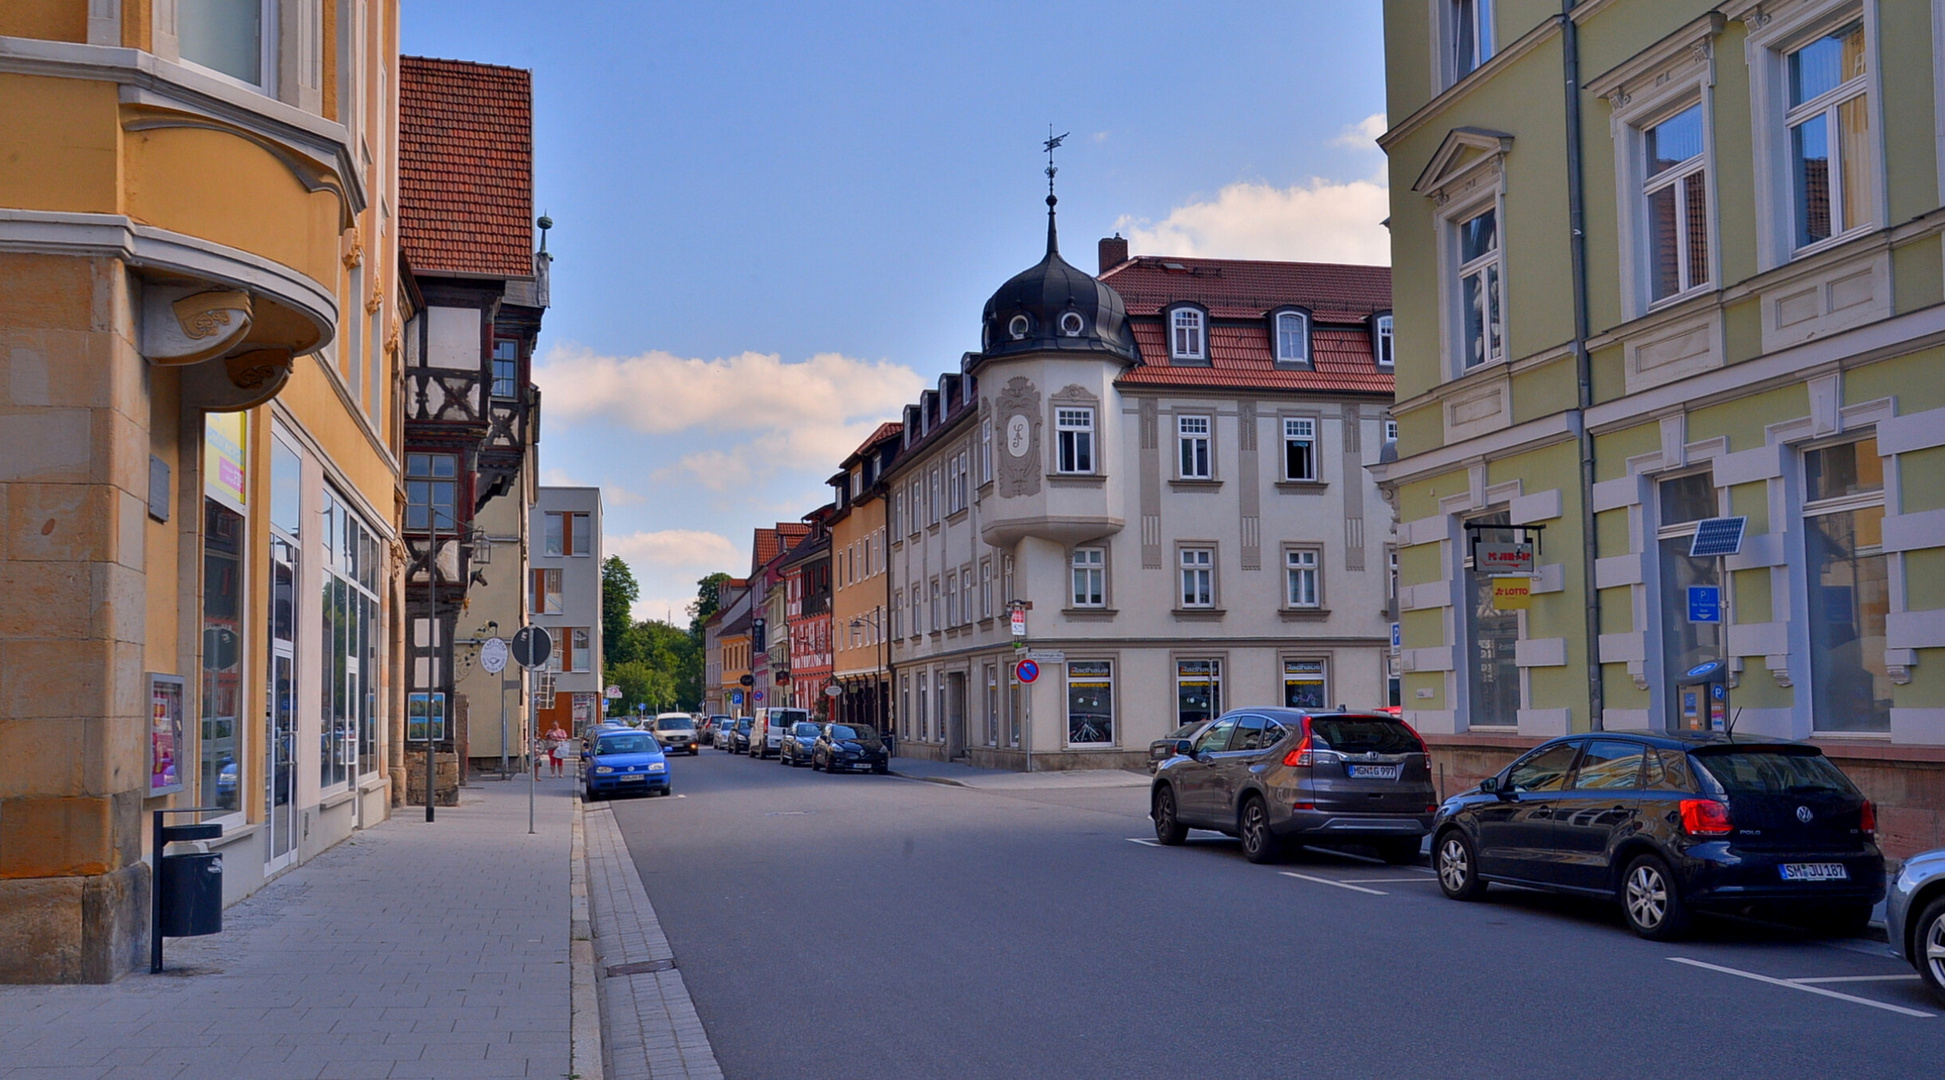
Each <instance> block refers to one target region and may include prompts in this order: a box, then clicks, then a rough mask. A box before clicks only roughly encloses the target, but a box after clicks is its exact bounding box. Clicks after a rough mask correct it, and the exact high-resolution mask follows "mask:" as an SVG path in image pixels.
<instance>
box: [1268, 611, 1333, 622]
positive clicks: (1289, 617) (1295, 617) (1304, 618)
mask: <svg viewBox="0 0 1945 1080" xmlns="http://www.w3.org/2000/svg"><path fill="white" fill-rule="evenodd" d="M1276 614H1277V617H1278V618H1280V619H1282V620H1283V621H1284V622H1316V621H1319V620H1322V619H1328V618H1330V609H1329V608H1320V607H1310V608H1279V609H1278V610H1277V613H1276Z"/></svg>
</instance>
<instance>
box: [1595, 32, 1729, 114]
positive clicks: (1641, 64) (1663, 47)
mask: <svg viewBox="0 0 1945 1080" xmlns="http://www.w3.org/2000/svg"><path fill="white" fill-rule="evenodd" d="M1728 23H1729V20H1728V19H1727V18H1725V17H1724V16H1723V14H1722V13H1721V12H1719V11H1711V12H1707V13H1706V14H1704V15H1703V16H1702V17H1701V18H1699V19H1695V20H1693V21H1691V22H1689V23H1688V24H1687V25H1685V26H1683V27H1682V28H1681V29H1679V30H1677V31H1675V32H1674V33H1672V34H1669V35H1668V36H1667V37H1664V38H1662V39H1661V40H1660V41H1657V42H1655V43H1654V44H1653V45H1650V46H1648V47H1647V48H1645V49H1643V50H1641V51H1640V52H1638V53H1635V54H1634V55H1633V56H1630V57H1628V58H1627V59H1626V60H1623V61H1621V62H1620V63H1619V64H1616V65H1614V66H1613V67H1611V68H1609V69H1607V70H1606V71H1603V72H1601V73H1600V74H1599V75H1596V76H1594V77H1593V78H1591V79H1588V80H1587V82H1586V88H1587V92H1588V93H1590V94H1593V95H1595V96H1596V97H1604V98H1607V99H1608V101H1609V102H1611V103H1613V104H1614V106H1615V107H1616V108H1619V107H1621V106H1623V105H1626V104H1627V102H1628V99H1629V98H1631V97H1632V96H1633V95H1632V94H1630V93H1628V87H1627V83H1629V82H1631V81H1633V80H1635V79H1638V78H1642V77H1645V76H1647V75H1648V74H1650V73H1651V72H1653V71H1655V70H1656V69H1657V68H1660V67H1662V66H1663V65H1665V64H1668V63H1670V62H1671V61H1675V60H1678V59H1680V57H1681V55H1682V53H1684V52H1695V51H1696V50H1700V51H1699V52H1695V58H1696V59H1698V60H1701V61H1704V62H1706V61H1707V60H1708V57H1709V50H1710V47H1711V42H1713V41H1714V39H1715V37H1716V36H1717V35H1719V34H1721V33H1722V29H1723V27H1725V26H1727V25H1728ZM1617 95H1618V97H1619V99H1620V100H1618V101H1617V100H1615V99H1616V97H1617Z"/></svg>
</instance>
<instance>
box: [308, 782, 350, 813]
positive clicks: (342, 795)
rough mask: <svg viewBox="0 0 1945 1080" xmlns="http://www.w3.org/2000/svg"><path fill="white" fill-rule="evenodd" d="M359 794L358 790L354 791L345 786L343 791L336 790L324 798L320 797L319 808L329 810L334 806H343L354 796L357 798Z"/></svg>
mask: <svg viewBox="0 0 1945 1080" xmlns="http://www.w3.org/2000/svg"><path fill="white" fill-rule="evenodd" d="M357 795H358V793H357V792H356V791H353V790H351V789H350V788H348V787H347V788H345V789H344V790H343V791H334V792H332V793H331V794H329V795H326V796H324V797H323V798H321V799H319V800H318V801H317V808H318V809H319V810H329V809H331V808H332V807H334V806H343V805H344V804H345V803H348V802H350V801H351V800H352V799H353V798H356V797H357Z"/></svg>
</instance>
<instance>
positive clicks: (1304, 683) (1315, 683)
mask: <svg viewBox="0 0 1945 1080" xmlns="http://www.w3.org/2000/svg"><path fill="white" fill-rule="evenodd" d="M1326 700H1328V699H1327V698H1326V697H1325V695H1324V662H1323V661H1322V660H1285V661H1284V662H1283V705H1284V707H1285V708H1288V709H1313V710H1314V709H1322V708H1325V707H1326V706H1325V705H1324V702H1325V701H1326Z"/></svg>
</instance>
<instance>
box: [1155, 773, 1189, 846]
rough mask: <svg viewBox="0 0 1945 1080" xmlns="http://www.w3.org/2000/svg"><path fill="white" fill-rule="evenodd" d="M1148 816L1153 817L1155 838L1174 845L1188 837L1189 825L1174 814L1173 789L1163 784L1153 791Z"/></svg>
mask: <svg viewBox="0 0 1945 1080" xmlns="http://www.w3.org/2000/svg"><path fill="white" fill-rule="evenodd" d="M1149 816H1150V817H1152V818H1154V819H1155V839H1156V840H1158V841H1160V842H1161V843H1164V844H1167V845H1168V846H1169V847H1175V846H1176V845H1178V844H1180V843H1182V842H1183V841H1185V840H1187V839H1188V838H1189V827H1188V826H1187V825H1184V824H1182V822H1181V821H1180V820H1179V819H1178V818H1176V816H1175V789H1174V788H1172V787H1169V786H1168V785H1167V784H1163V785H1162V786H1161V787H1160V788H1159V789H1158V790H1156V792H1155V805H1154V807H1153V808H1152V809H1151V811H1150V813H1149Z"/></svg>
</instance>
